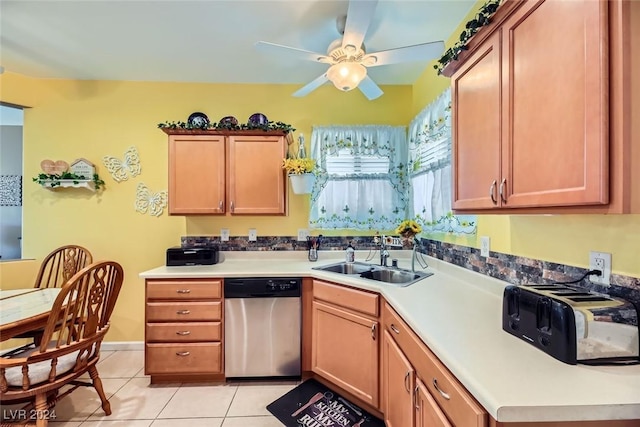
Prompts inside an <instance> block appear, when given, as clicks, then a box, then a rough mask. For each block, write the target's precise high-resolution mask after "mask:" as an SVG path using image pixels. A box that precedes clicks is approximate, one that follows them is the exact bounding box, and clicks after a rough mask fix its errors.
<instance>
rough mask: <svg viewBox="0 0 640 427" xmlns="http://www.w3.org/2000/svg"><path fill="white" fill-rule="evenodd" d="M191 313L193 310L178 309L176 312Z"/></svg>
mask: <svg viewBox="0 0 640 427" xmlns="http://www.w3.org/2000/svg"><path fill="white" fill-rule="evenodd" d="M189 313H191V310H178V311H176V314H189Z"/></svg>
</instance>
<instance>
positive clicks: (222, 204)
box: [218, 200, 224, 211]
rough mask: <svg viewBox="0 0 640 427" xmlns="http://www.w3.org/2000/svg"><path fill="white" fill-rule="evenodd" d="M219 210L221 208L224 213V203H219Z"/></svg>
mask: <svg viewBox="0 0 640 427" xmlns="http://www.w3.org/2000/svg"><path fill="white" fill-rule="evenodd" d="M218 208H219V209H220V210H221V211H224V201H222V200H220V203H218Z"/></svg>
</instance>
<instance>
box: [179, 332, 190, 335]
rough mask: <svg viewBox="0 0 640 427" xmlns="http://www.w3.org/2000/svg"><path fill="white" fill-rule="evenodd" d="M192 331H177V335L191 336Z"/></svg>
mask: <svg viewBox="0 0 640 427" xmlns="http://www.w3.org/2000/svg"><path fill="white" fill-rule="evenodd" d="M189 334H191V331H176V335H189Z"/></svg>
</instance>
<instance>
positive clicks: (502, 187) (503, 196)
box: [500, 178, 507, 203]
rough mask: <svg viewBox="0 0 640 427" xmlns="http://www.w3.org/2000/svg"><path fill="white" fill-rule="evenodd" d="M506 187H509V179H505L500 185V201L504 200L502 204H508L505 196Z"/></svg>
mask: <svg viewBox="0 0 640 427" xmlns="http://www.w3.org/2000/svg"><path fill="white" fill-rule="evenodd" d="M505 185H507V178H505V179H503V180H502V182H501V183H500V200H502V203H507V199H506V197H505V195H504V186H505Z"/></svg>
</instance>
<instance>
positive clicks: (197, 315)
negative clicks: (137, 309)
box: [147, 301, 222, 322]
mask: <svg viewBox="0 0 640 427" xmlns="http://www.w3.org/2000/svg"><path fill="white" fill-rule="evenodd" d="M221 319H222V302H221V301H203V302H196V301H191V302H148V303H147V322H183V321H199V322H210V321H214V320H221Z"/></svg>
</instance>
